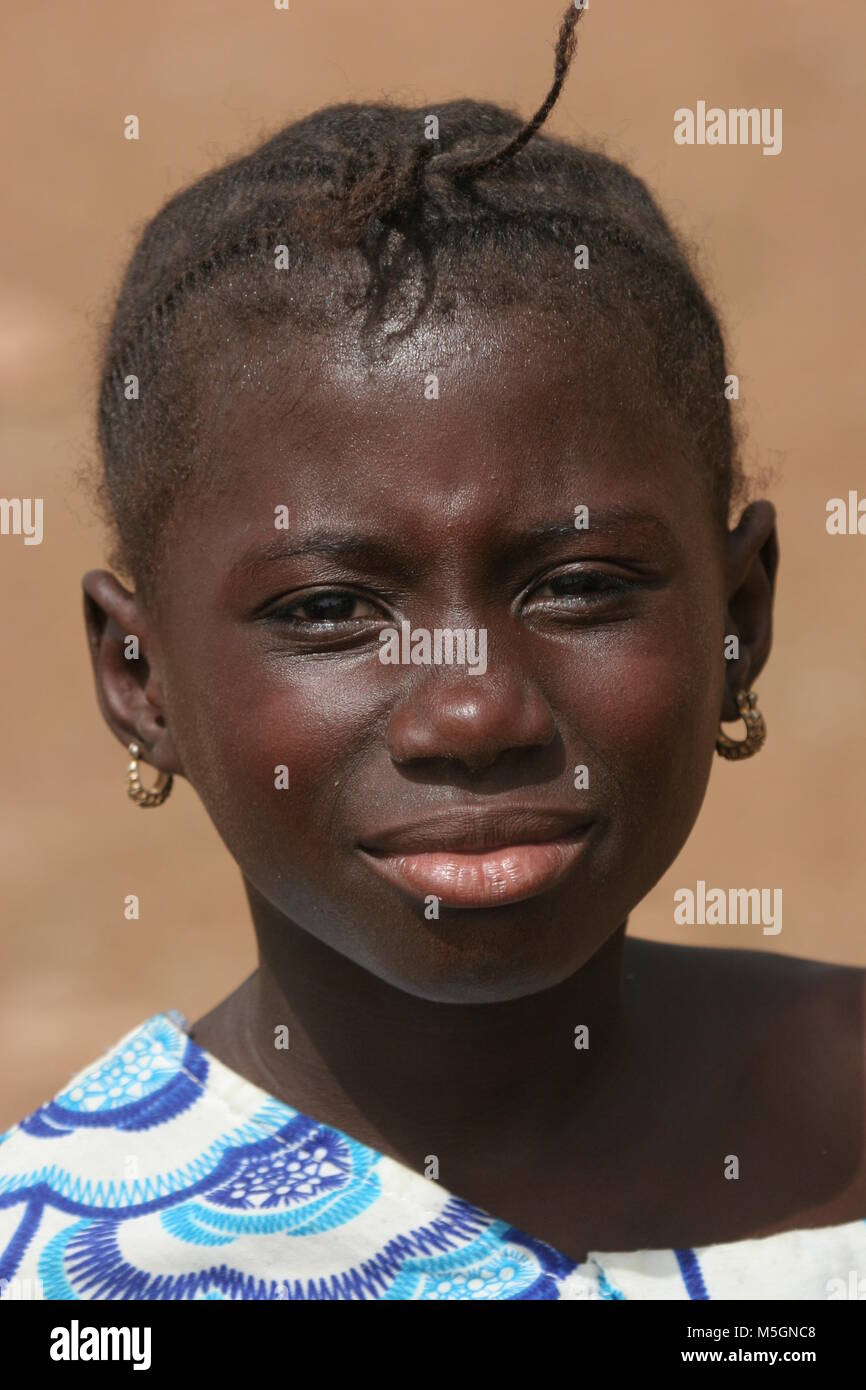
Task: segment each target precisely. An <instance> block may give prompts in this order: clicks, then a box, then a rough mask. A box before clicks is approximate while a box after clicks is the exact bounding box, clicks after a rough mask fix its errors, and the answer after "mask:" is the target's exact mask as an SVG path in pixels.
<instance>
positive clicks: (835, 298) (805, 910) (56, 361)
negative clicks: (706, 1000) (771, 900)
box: [0, 0, 866, 1127]
mask: <svg viewBox="0 0 866 1390" xmlns="http://www.w3.org/2000/svg"><path fill="white" fill-rule="evenodd" d="M561 7H562V0H531V3H530V2H529V0H525V2H524V3H519V2H518V0H473V3H471V4H469V5H467V4H466V3H465V0H437V3H436V4H435V5H419V4H414V3H410V0H365V2H364V3H360V0H358V2H357V3H347V2H346V0H291V8H290V10H289V12H288V13H284V12H277V11H275V10H274V9H273V7H272V5H270V4H269V3H268V0H258V3H250V2H249V0H148V4H146V5H139V4H136V3H132V0H90V3H88V4H81V3H73V4H67V5H59V4H53V5H39V6H34V5H32V4H30V3H26V0H17V3H13V2H12V0H7V3H6V5H5V6H4V17H3V21H2V24H3V30H4V34H3V43H2V48H3V50H4V51H5V60H4V63H3V68H4V71H3V74H2V78H3V80H2V84H0V85H2V91H3V101H4V106H5V111H4V114H3V120H2V132H3V139H4V144H5V147H6V148H5V151H4V166H5V169H6V174H5V178H4V195H5V201H6V204H7V212H6V216H5V218H4V233H5V234H4V239H3V240H4V245H3V268H2V301H3V311H2V338H0V354H2V390H3V402H2V411H3V421H4V430H3V439H4V448H3V463H2V480H0V491H2V494H3V495H4V496H12V497H14V496H18V497H42V498H43V499H44V518H45V521H44V524H45V534H44V540H43V543H42V545H40V546H24V545H23V541H22V538H21V537H16V536H0V585H2V589H0V592H2V595H3V599H2V618H0V621H2V639H0V640H2V653H3V669H4V672H5V678H4V680H3V683H2V691H0V716H2V718H0V806H2V824H3V834H2V866H0V872H2V879H0V882H2V890H0V892H2V927H0V949H2V970H0V1056H2V1057H3V1059H4V1062H5V1064H6V1065H5V1066H4V1069H3V1071H4V1074H3V1077H2V1082H0V1127H5V1126H6V1125H8V1124H11V1123H12V1122H13V1121H14V1120H16V1119H18V1118H20V1116H22V1115H23V1114H24V1113H26V1112H27V1111H29V1110H30V1109H32V1108H33V1107H34V1106H35V1105H37V1104H38V1103H39V1102H40V1101H42V1100H45V1099H47V1098H48V1096H49V1095H51V1094H53V1093H54V1091H56V1090H57V1089H58V1088H59V1087H60V1086H61V1085H62V1084H63V1083H64V1082H65V1081H66V1080H67V1079H68V1077H69V1075H70V1073H71V1072H72V1071H73V1070H77V1069H78V1068H79V1067H81V1066H82V1065H84V1064H85V1063H87V1062H89V1061H91V1060H92V1059H93V1058H94V1057H95V1056H96V1055H98V1054H99V1053H101V1052H102V1051H104V1050H105V1049H106V1048H107V1047H108V1046H109V1045H110V1044H111V1043H112V1042H114V1041H115V1040H116V1039H117V1037H119V1036H120V1034H121V1033H122V1032H125V1031H126V1030H127V1029H129V1028H131V1027H132V1026H134V1025H135V1024H136V1023H138V1022H140V1021H141V1020H143V1019H144V1018H145V1017H146V1016H147V1015H148V1014H150V1013H152V1012H155V1011H156V1010H158V1009H161V1008H167V1007H177V1008H180V1009H181V1010H183V1012H185V1013H186V1014H187V1016H188V1017H189V1018H195V1017H197V1016H198V1015H199V1014H200V1013H201V1012H203V1011H204V1010H205V1009H206V1008H207V1007H209V1006H211V1005H212V1004H213V1003H215V1002H216V1001H217V1000H218V999H219V998H221V997H223V996H224V995H225V994H226V993H227V992H228V991H229V990H230V989H231V988H233V987H234V985H235V984H237V983H238V982H239V981H240V979H241V978H243V976H245V975H246V974H247V973H249V971H250V970H251V969H252V968H253V967H254V964H255V957H254V951H253V939H252V931H251V928H250V926H249V922H248V916H247V909H246V902H245V899H244V897H243V893H242V889H241V882H240V875H239V873H238V872H237V870H236V868H235V865H234V863H233V862H232V861H231V859H230V858H229V856H228V855H227V853H226V851H225V850H224V848H223V846H222V844H221V842H220V841H219V840H218V838H217V835H216V832H215V831H214V830H213V828H212V826H211V824H210V822H209V821H208V820H207V818H206V816H205V814H204V812H203V810H202V808H201V806H200V805H199V803H198V801H197V800H196V798H195V796H194V794H193V793H192V791H191V790H190V788H189V787H188V785H187V784H185V783H179V784H177V785H176V787H175V790H174V792H173V794H172V797H171V800H170V801H169V802H168V803H167V804H166V805H165V806H164V807H162V808H161V809H160V810H158V811H152V812H147V813H142V812H141V811H140V810H138V808H136V807H135V806H133V805H132V803H131V802H130V801H128V800H127V799H126V796H125V794H124V787H123V778H124V769H125V763H126V754H125V750H124V749H123V748H122V747H121V746H120V744H119V743H117V742H116V741H115V740H114V738H113V737H112V736H111V735H110V734H109V732H108V730H107V729H106V727H105V725H104V724H103V722H102V718H101V716H100V714H99V712H98V709H97V705H96V701H95V696H94V693H93V688H92V680H91V673H90V666H89V660H88V657H87V652H86V647H85V640H84V630H83V623H82V599H81V589H80V576H81V574H82V572H83V571H84V570H85V569H87V568H89V567H91V566H94V565H99V564H102V563H103V562H104V551H103V548H102V540H101V536H100V533H99V530H98V528H97V526H96V524H95V523H94V521H93V519H92V516H91V514H90V512H89V510H88V505H87V502H86V499H85V498H84V497H82V495H81V493H80V492H77V491H76V490H75V489H74V487H73V484H72V481H71V474H72V472H73V470H74V469H75V468H77V467H78V466H79V465H80V464H81V462H82V461H83V460H84V459H86V458H87V457H88V455H89V454H90V452H91V450H92V448H93V439H92V434H91V415H92V406H93V381H94V368H93V352H94V342H95V333H96V327H97V325H98V323H99V322H100V321H101V319H102V318H103V317H104V316H105V315H106V314H107V313H108V311H109V309H110V304H111V293H112V291H113V290H114V289H115V288H116V286H117V283H118V279H119V275H120V272H121V268H122V265H123V263H124V261H125V258H126V256H127V255H128V253H129V251H130V250H131V248H132V244H133V232H134V230H136V229H140V228H141V226H142V225H143V223H144V221H145V220H146V219H147V218H148V217H150V216H151V215H152V214H153V213H154V212H155V211H156V209H157V207H158V206H159V204H160V203H161V202H162V201H163V200H164V199H165V198H166V197H167V196H168V195H169V194H170V193H172V192H173V191H175V190H176V189H177V188H178V187H180V186H181V185H182V184H183V183H185V182H187V181H188V180H189V179H191V178H193V177H195V176H197V175H199V174H200V173H202V172H204V171H205V170H206V169H207V168H208V167H210V166H211V165H212V164H213V163H214V162H216V161H217V160H219V159H220V158H222V157H223V156H224V155H227V154H230V153H232V152H234V151H236V150H237V149H238V148H240V147H241V146H243V147H245V148H246V147H247V146H248V144H249V141H250V140H251V139H252V138H253V137H254V136H255V135H257V134H258V133H261V134H265V133H267V132H271V131H273V130H274V129H276V128H277V126H278V125H279V124H282V123H284V122H285V121H288V120H290V119H292V118H294V117H296V116H300V115H302V114H304V113H305V112H307V111H309V110H310V109H312V108H314V107H317V106H320V105H323V104H325V103H329V102H334V101H344V100H363V99H365V98H367V99H376V98H379V97H381V96H382V95H388V96H391V97H394V98H397V99H401V100H407V101H413V102H414V101H418V102H421V101H427V100H429V101H430V103H431V106H433V107H435V102H436V101H437V100H446V99H449V98H452V97H457V96H461V95H470V96H477V97H482V98H489V99H493V100H498V101H501V102H504V103H505V104H509V105H514V106H516V107H517V108H518V109H520V110H521V111H523V112H525V113H526V114H527V115H529V114H530V113H531V112H532V111H533V110H534V109H535V106H536V105H537V104H538V102H539V100H540V99H541V97H542V96H543V94H544V92H545V91H546V89H547V86H548V83H549V80H550V76H551V70H552V44H553V40H554V37H555V33H556V29H557V26H558V23H559V18H560V12H561ZM579 32H580V35H581V37H580V46H579V52H578V56H577V59H576V65H575V68H574V69H573V71H572V75H571V77H570V79H569V82H568V85H567V87H566V90H565V93H564V95H563V98H562V99H561V101H560V104H559V106H558V107H557V109H556V111H555V112H554V116H553V118H552V121H551V123H550V126H549V129H550V130H551V131H552V132H555V133H557V134H563V135H567V136H570V137H573V138H580V137H581V135H583V134H586V135H588V136H591V137H592V138H596V137H604V138H605V139H606V140H607V148H608V151H609V152H610V153H611V154H613V155H616V156H618V157H620V158H624V159H626V160H627V161H628V162H629V163H630V164H631V165H632V166H633V168H634V169H635V170H636V171H637V172H638V173H640V174H641V175H642V176H644V177H645V178H646V179H647V180H648V181H649V182H650V185H651V187H653V189H654V190H655V191H656V192H657V193H658V194H659V195H660V197H661V199H662V203H663V206H664V207H665V208H666V209H667V211H668V213H669V214H670V215H671V216H672V217H673V219H674V220H675V222H676V223H677V225H679V226H680V227H681V228H683V229H684V230H685V232H686V233H687V234H688V235H689V236H692V237H695V238H697V239H698V240H699V242H700V243H701V245H702V247H703V265H704V269H705V271H706V272H707V274H708V276H709V282H710V287H711V289H712V291H713V292H714V293H715V295H716V297H717V300H718V302H719V303H720V305H721V308H722V312H723V314H724V316H725V320H726V325H727V329H728V333H729V341H730V348H731V365H732V370H735V371H737V372H738V373H739V375H740V378H741V383H742V393H743V395H742V399H741V401H740V403H739V406H738V409H739V410H741V411H742V412H744V414H745V417H746V419H747V420H748V422H749V439H748V444H747V462H748V464H749V465H750V466H751V468H752V469H753V470H755V469H764V468H766V467H768V466H769V467H772V468H773V469H775V471H776V475H777V476H776V478H775V481H774V482H773V483H772V486H771V489H770V491H771V495H772V496H773V497H774V498H775V500H776V501H777V504H778V507H779V512H780V525H781V533H780V534H781V543H782V567H781V575H780V591H779V601H778V616H777V628H776V650H775V654H774V656H773V659H772V662H771V665H770V668H769V670H768V671H767V672H766V673H765V675H764V677H763V678H762V679H761V680H760V682H759V683H758V690H759V694H760V702H761V706H762V708H763V710H764V712H765V714H766V718H767V722H768V729H769V740H768V743H767V746H766V748H765V749H764V751H763V752H762V753H761V754H760V756H759V757H757V758H755V759H754V760H753V761H750V762H748V763H743V764H739V765H737V764H722V763H721V762H720V761H719V760H717V765H716V767H715V770H714V773H713V777H712V780H711V786H710V790H709V793H708V797H707V801H706V804H705V807H704V811H703V813H702V816H701V819H700V821H699V823H698V826H697V828H696V829H695V832H694V833H693V835H692V838H691V840H690V842H689V844H688V845H687V847H686V849H685V850H684V851H683V853H682V855H681V856H680V859H679V860H678V862H677V864H676V865H675V866H674V868H673V869H672V870H671V872H670V873H668V874H667V875H666V876H665V878H664V880H663V881H662V883H661V884H660V885H659V886H658V887H657V888H656V889H655V891H654V892H653V893H652V894H651V895H650V897H649V898H648V899H647V901H646V902H645V903H644V904H643V905H642V906H641V908H640V909H639V910H638V911H637V912H636V913H635V915H634V917H633V918H632V925H631V930H632V931H633V932H634V934H636V935H645V936H652V937H655V938H662V939H668V940H676V939H679V940H689V941H692V942H697V943H699V944H702V945H711V944H730V943H734V944H738V945H746V946H749V947H756V948H758V949H766V950H773V951H782V952H786V953H789V954H794V955H799V956H812V957H816V958H821V959H826V960H835V961H844V962H849V963H854V964H860V965H866V937H864V933H863V930H862V921H863V909H862V905H863V903H864V900H866V867H864V856H863V839H864V835H863V831H864V813H863V809H862V806H863V800H864V787H866V741H864V738H863V734H862V721H863V715H864V693H866V642H864V635H863V606H862V605H863V594H864V584H863V580H864V572H866V537H856V536H843V537H829V536H828V535H827V534H826V531H825V507H826V502H827V499H828V498H829V497H832V496H847V492H848V489H849V488H857V487H858V486H859V487H860V488H861V490H862V492H863V493H864V495H866V471H864V466H863V458H864V421H863V407H862V400H863V387H862V336H861V333H860V332H859V331H858V329H859V324H860V323H861V322H862V315H863V289H864V278H863V261H864V253H863V241H862V237H863V227H864V184H863V178H862V144H861V141H860V139H859V130H860V122H861V120H862V117H863V78H862V63H863V57H862V55H863V52H864V47H866V42H864V41H866V7H864V6H863V5H862V3H861V2H860V0H835V2H834V4H833V5H832V6H831V7H830V8H829V9H824V10H819V9H817V8H816V6H815V5H814V4H812V3H808V0H761V3H760V4H755V2H754V0H728V3H727V4H725V5H712V4H706V3H703V4H696V3H694V0H666V3H665V4H663V5H649V4H646V3H645V2H644V0H604V2H602V0H591V4H590V9H589V11H588V13H587V15H586V16H584V18H583V20H582V21H581V26H580V31H579ZM699 99H705V100H706V101H707V102H708V104H709V105H719V106H723V107H725V108H728V107H730V106H758V107H770V108H772V107H776V106H781V107H782V108H783V111H784V117H783V140H784V144H783V150H782V153H781V154H780V155H779V156H778V157H775V158H771V157H767V156H763V155H762V154H761V151H760V149H759V148H756V147H735V146H734V147H719V148H714V147H707V146H704V147H698V146H695V147H691V148H689V147H678V146H676V145H675V144H674V142H673V138H672V131H673V112H674V110H675V109H676V108H677V107H680V106H690V107H692V108H694V106H695V103H696V102H697V101H698V100H699ZM131 112H134V113H135V114H137V115H138V116H139V117H140V120H141V139H140V140H139V141H138V142H137V143H135V142H129V141H127V140H125V139H123V136H122V122H123V118H124V116H126V115H127V114H129V113H131ZM699 878H703V879H705V880H706V881H707V882H708V883H710V884H716V885H719V886H725V887H727V886H743V887H747V886H764V887H780V888H782V890H783V894H784V928H783V931H782V933H781V935H779V936H775V937H769V936H766V937H765V936H763V935H762V934H761V932H760V930H759V928H756V927H728V928H717V929H712V928H709V927H697V928H691V929H689V928H675V927H674V926H673V924H672V893H673V891H674V889H675V888H677V887H682V886H691V887H694V885H695V883H696V881H697V879H699ZM130 892H134V893H137V894H138V895H139V896H140V900H141V912H142V915H141V920H140V921H139V922H138V923H134V924H131V923H128V922H126V921H125V919H124V917H123V911H122V908H123V899H124V895H125V894H127V893H130Z"/></svg>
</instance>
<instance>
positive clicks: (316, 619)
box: [268, 589, 384, 627]
mask: <svg viewBox="0 0 866 1390" xmlns="http://www.w3.org/2000/svg"><path fill="white" fill-rule="evenodd" d="M268 616H269V617H271V618H273V619H274V620H275V621H276V622H280V623H288V624H289V625H291V626H294V627H328V626H331V625H333V624H335V623H351V622H369V620H370V619H371V618H381V617H383V616H384V615H383V613H382V611H381V609H379V608H377V607H376V606H375V604H373V603H371V602H370V600H369V599H365V598H362V597H361V596H360V594H352V593H349V592H348V591H347V590H345V589H331V590H328V591H327V592H324V593H320V594H311V595H310V596H309V597H308V598H304V599H298V600H297V601H296V602H295V603H287V604H284V605H283V607H282V608H275V609H274V610H273V612H271V613H270V614H269V615H268Z"/></svg>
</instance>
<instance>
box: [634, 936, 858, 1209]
mask: <svg viewBox="0 0 866 1390" xmlns="http://www.w3.org/2000/svg"><path fill="white" fill-rule="evenodd" d="M627 940H628V938H627ZM624 974H625V979H626V985H627V987H628V988H630V989H631V990H632V991H633V997H634V999H635V1000H637V998H638V996H639V995H642V996H643V998H644V999H654V1000H656V1001H660V1004H659V1002H657V1003H656V1005H655V1012H656V1015H657V1017H660V1016H661V1015H662V1014H663V1013H664V1014H665V1016H666V1017H668V1018H669V1019H670V1020H671V1022H670V1024H669V1025H668V1026H669V1029H670V1032H669V1038H670V1046H671V1048H672V1049H679V1050H682V1051H685V1049H683V1047H682V1040H683V1038H684V1037H686V1036H687V1034H686V1029H688V1030H689V1039H690V1042H691V1044H692V1046H691V1047H690V1048H689V1049H688V1051H689V1052H690V1053H691V1054H692V1055H693V1056H694V1057H695V1058H696V1059H697V1060H696V1061H694V1062H692V1061H691V1059H690V1058H689V1059H686V1060H685V1061H684V1063H683V1066H684V1067H692V1066H693V1067H694V1075H695V1076H701V1077H706V1076H707V1075H708V1074H710V1073H712V1074H713V1076H714V1078H715V1079H714V1082H713V1111H714V1112H716V1113H722V1114H726V1115H728V1116H733V1117H736V1121H737V1125H738V1128H739V1129H740V1130H741V1132H742V1134H743V1135H744V1142H745V1140H746V1139H747V1140H749V1141H753V1140H754V1141H755V1142H758V1140H759V1137H760V1142H761V1143H762V1144H763V1146H764V1150H765V1152H766V1154H767V1156H768V1160H769V1164H768V1166H769V1167H771V1168H772V1170H773V1171H774V1172H776V1173H777V1174H780V1170H781V1167H782V1166H783V1165H784V1166H785V1167H786V1168H787V1167H788V1166H789V1165H790V1168H791V1171H790V1173H789V1174H788V1177H789V1178H790V1181H791V1185H792V1187H795V1188H797V1190H798V1191H800V1192H801V1193H802V1197H803V1199H804V1201H803V1206H802V1207H801V1209H800V1213H799V1216H800V1217H802V1218H804V1219H803V1224H808V1225H831V1224H836V1223H839V1222H843V1221H849V1220H853V1219H855V1218H858V1217H864V1216H866V971H864V970H863V969H861V968H859V967H857V966H848V965H837V964H833V963H832V962H827V961H818V960H810V959H802V958H800V957H796V956H787V955H781V954H778V953H776V952H770V951H757V950H741V949H740V950H738V949H729V950H725V949H713V948H710V947H689V946H671V945H666V944H663V943H658V942H650V941H645V940H640V939H639V938H638V939H635V940H634V941H632V942H631V943H630V945H629V948H628V950H627V952H626V956H625V970H624ZM629 977H631V978H630V979H629ZM638 1007H639V1008H640V1009H643V1008H644V1005H639V1006H638ZM728 1124H729V1127H732V1125H731V1121H728ZM807 1213H808V1220H806V1219H805V1216H806V1214H807Z"/></svg>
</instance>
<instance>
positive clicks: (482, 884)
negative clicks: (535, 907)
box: [365, 826, 591, 907]
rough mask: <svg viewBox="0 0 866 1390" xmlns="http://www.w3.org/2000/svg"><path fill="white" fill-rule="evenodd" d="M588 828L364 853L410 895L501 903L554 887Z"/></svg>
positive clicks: (450, 902)
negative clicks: (425, 849)
mask: <svg viewBox="0 0 866 1390" xmlns="http://www.w3.org/2000/svg"><path fill="white" fill-rule="evenodd" d="M590 829H591V827H589V826H587V827H586V828H585V829H583V830H580V831H578V832H577V833H575V834H573V835H569V836H564V837H563V838H562V839H559V840H547V841H545V842H544V843H542V844H522V845H508V846H501V847H498V848H496V849H488V850H482V851H480V852H477V853H475V854H458V853H457V851H456V850H438V851H435V852H433V853H429V854H417V853H413V854H378V853H376V854H374V853H372V852H371V851H369V850H366V851H365V854H366V857H367V860H368V862H369V863H370V864H371V865H372V867H373V868H374V869H375V870H376V872H377V873H379V874H380V875H381V876H382V878H384V879H386V880H387V881H388V882H389V883H391V884H393V885H394V887H395V888H402V889H403V891H404V892H407V893H409V894H411V896H412V897H418V898H426V897H430V896H433V897H437V898H438V899H439V901H440V902H441V903H443V904H444V905H445V906H446V907H499V906H501V905H504V904H507V903H519V902H522V901H523V899H524V898H534V897H535V896H536V895H537V894H538V893H544V892H546V891H547V890H548V889H550V888H553V887H555V886H556V884H558V883H559V882H560V881H561V880H562V879H563V878H565V877H566V875H567V874H568V873H569V871H570V870H571V868H572V867H573V865H574V864H575V862H576V861H577V860H578V859H579V857H580V855H581V854H582V852H583V848H584V845H585V844H586V841H587V838H588V836H589V831H590Z"/></svg>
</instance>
